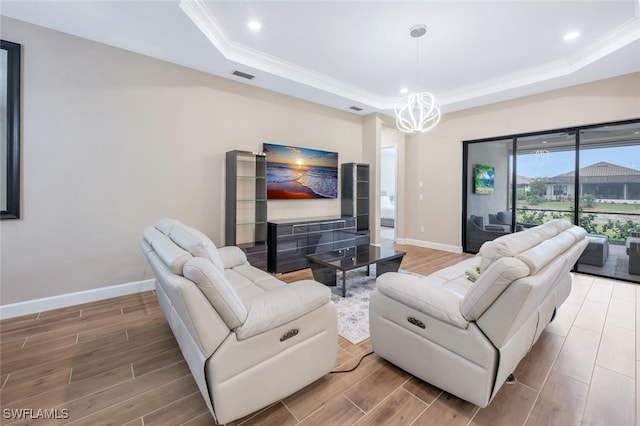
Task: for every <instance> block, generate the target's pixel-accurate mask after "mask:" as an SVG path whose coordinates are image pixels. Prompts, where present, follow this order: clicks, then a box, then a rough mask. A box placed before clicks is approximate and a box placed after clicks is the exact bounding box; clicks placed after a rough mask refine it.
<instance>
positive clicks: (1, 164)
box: [0, 40, 20, 219]
mask: <svg viewBox="0 0 640 426" xmlns="http://www.w3.org/2000/svg"><path fill="white" fill-rule="evenodd" d="M0 44H1V46H0V112H1V114H0V115H1V117H0V123H1V126H0V128H1V129H2V131H1V132H0V133H1V135H0V175H1V176H0V219H18V218H20V45H19V44H17V43H12V42H10V41H6V40H0Z"/></svg>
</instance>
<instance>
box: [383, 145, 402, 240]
mask: <svg viewBox="0 0 640 426" xmlns="http://www.w3.org/2000/svg"><path fill="white" fill-rule="evenodd" d="M397 158H398V149H397V147H396V146H395V145H392V146H386V147H382V150H381V155H380V239H381V240H382V242H383V243H384V242H387V243H388V242H394V241H395V239H396V223H397V220H396V202H397V195H396V176H397V170H396V169H397Z"/></svg>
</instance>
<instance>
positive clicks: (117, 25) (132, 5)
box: [0, 0, 640, 114]
mask: <svg viewBox="0 0 640 426" xmlns="http://www.w3.org/2000/svg"><path fill="white" fill-rule="evenodd" d="M0 13H1V14H2V15H5V16H9V17H12V18H15V19H19V20H23V21H26V22H31V23H34V24H37V25H41V26H44V27H48V28H52V29H55V30H58V31H62V32H65V33H69V34H73V35H77V36H80V37H84V38H87V39H90V40H95V41H98V42H101V43H105V44H108V45H112V46H116V47H119V48H122V49H126V50H130V51H133V52H137V53H141V54H144V55H148V56H151V57H155V58H158V59H162V60H166V61H169V62H173V63H176V64H180V65H184V66H187V67H190V68H194V69H197V70H201V71H205V72H208V73H212V74H215V75H219V76H221V77H224V78H229V79H233V80H237V81H242V82H246V83H247V84H250V85H254V86H258V87H263V88H266V89H270V90H273V91H276V92H280V93H285V94H288V95H291V96H296V97H299V98H303V99H307V100H310V101H313V102H317V103H320V104H323V105H328V106H331V107H335V108H338V109H341V110H347V111H350V110H349V109H348V108H349V107H350V106H357V107H360V108H362V109H363V110H362V111H361V112H360V113H359V114H368V113H371V112H383V113H387V114H392V110H393V106H394V104H395V101H396V100H397V99H398V98H399V97H400V96H401V94H400V92H399V89H400V88H401V87H407V88H409V89H410V90H412V91H414V90H420V91H425V90H428V91H431V92H433V93H434V94H435V95H436V96H437V97H438V98H439V100H440V103H441V104H442V106H443V110H444V111H445V112H450V111H456V110H461V109H465V108H470V107H473V106H478V105H484V104H488V103H493V102H497V101H501V100H507V99H512V98H516V97H520V96H525V95H529V94H534V93H540V92H544V91H547V90H552V89H556V88H561V87H567V86H572V85H575V84H580V83H585V82H589V81H595V80H599V79H603V78H608V77H613V76H617V75H622V74H627V73H631V72H637V71H640V0H619V1H614V0H607V1H589V0H573V1H545V0H536V1H516V0H513V1H482V0H471V1H466V2H463V1H454V0H449V1H439V2H438V1H413V2H403V1H306V0H298V1H209V0H182V1H178V0H156V1H149V0H145V1H114V0H108V1H101V0H84V1H57V0H45V1H29V0H20V1H16V0H0ZM251 19H256V20H259V21H260V22H261V23H262V29H261V30H260V31H257V32H256V31H253V30H250V29H249V28H248V27H247V22H248V21H249V20H251ZM416 24H426V25H427V27H428V32H427V35H426V36H425V37H423V38H421V39H419V41H418V40H416V39H414V38H411V37H410V36H409V29H410V28H411V27H412V26H414V25H416ZM569 31H579V32H580V33H581V36H580V37H579V38H577V39H575V40H573V41H570V42H567V41H564V40H563V38H562V37H563V35H564V34H566V33H567V32H569ZM417 48H419V54H418V52H417ZM418 58H419V61H420V66H419V67H418V66H417V65H416V60H417V59H418ZM234 70H240V71H243V72H247V73H250V74H254V75H255V76H256V77H255V78H254V79H253V80H251V81H248V80H244V79H241V78H238V77H235V76H233V75H231V72H233V71H234ZM417 77H419V79H418V78H417Z"/></svg>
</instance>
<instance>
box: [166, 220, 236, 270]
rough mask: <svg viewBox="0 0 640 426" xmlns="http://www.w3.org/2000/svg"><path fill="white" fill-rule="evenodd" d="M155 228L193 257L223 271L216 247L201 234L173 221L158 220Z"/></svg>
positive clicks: (222, 264)
mask: <svg viewBox="0 0 640 426" xmlns="http://www.w3.org/2000/svg"><path fill="white" fill-rule="evenodd" d="M156 228H158V229H159V230H160V231H162V232H163V233H164V234H166V235H168V236H169V238H171V240H172V241H173V242H174V243H176V244H177V245H179V246H180V247H182V248H183V249H184V250H186V251H188V252H189V253H191V255H193V256H194V257H204V258H205V259H209V260H210V261H211V262H212V263H213V265H214V266H215V267H216V268H218V269H220V270H222V269H224V263H223V262H222V258H221V257H220V254H219V253H218V249H217V247H216V245H215V244H214V243H213V241H211V240H210V239H209V237H207V236H206V235H204V234H203V233H202V232H200V231H198V230H197V229H193V228H190V227H188V226H186V225H185V224H183V223H181V222H179V221H177V220H174V219H160V220H159V221H158V223H157V224H156Z"/></svg>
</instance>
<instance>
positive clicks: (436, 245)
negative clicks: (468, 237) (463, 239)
mask: <svg viewBox="0 0 640 426" xmlns="http://www.w3.org/2000/svg"><path fill="white" fill-rule="evenodd" d="M398 243H399V244H409V245H412V246H418V247H424V248H430V249H434V250H442V251H448V252H451V253H462V247H460V246H450V245H448V244H440V243H433V242H431V241H422V240H414V239H411V238H407V239H404V240H403V242H402V243H400V242H398Z"/></svg>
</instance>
